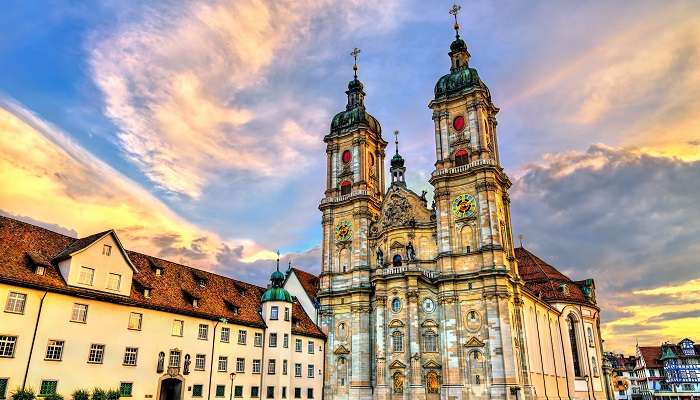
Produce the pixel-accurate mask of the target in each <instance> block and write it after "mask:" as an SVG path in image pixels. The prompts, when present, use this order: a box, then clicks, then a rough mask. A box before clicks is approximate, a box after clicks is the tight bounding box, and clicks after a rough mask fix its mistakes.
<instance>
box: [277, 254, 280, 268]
mask: <svg viewBox="0 0 700 400" xmlns="http://www.w3.org/2000/svg"><path fill="white" fill-rule="evenodd" d="M277 272H280V251H279V249H278V250H277Z"/></svg>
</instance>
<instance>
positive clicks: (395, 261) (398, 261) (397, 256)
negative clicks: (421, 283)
mask: <svg viewBox="0 0 700 400" xmlns="http://www.w3.org/2000/svg"><path fill="white" fill-rule="evenodd" d="M392 264H393V265H394V267H400V266H401V254H394V258H393V259H392Z"/></svg>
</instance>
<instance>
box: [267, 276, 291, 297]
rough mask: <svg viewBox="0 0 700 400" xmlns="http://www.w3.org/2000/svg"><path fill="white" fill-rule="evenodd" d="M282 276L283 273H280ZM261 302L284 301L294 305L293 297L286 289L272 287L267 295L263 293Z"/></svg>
mask: <svg viewBox="0 0 700 400" xmlns="http://www.w3.org/2000/svg"><path fill="white" fill-rule="evenodd" d="M280 274H281V272H280ZM260 301H261V302H263V303H264V302H266V301H284V302H287V303H292V296H291V295H290V294H289V292H288V291H287V290H286V289H285V288H281V287H271V288H268V289H267V290H266V291H265V293H263V295H262V298H261V299H260Z"/></svg>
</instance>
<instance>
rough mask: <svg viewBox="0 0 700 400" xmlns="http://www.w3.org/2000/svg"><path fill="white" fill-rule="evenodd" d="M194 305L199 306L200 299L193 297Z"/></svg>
mask: <svg viewBox="0 0 700 400" xmlns="http://www.w3.org/2000/svg"><path fill="white" fill-rule="evenodd" d="M192 307H199V300H197V299H194V298H193V299H192Z"/></svg>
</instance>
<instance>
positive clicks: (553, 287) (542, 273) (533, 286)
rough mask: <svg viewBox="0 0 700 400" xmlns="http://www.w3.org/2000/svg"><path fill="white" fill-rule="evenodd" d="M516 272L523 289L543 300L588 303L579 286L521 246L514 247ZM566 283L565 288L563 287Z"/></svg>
mask: <svg viewBox="0 0 700 400" xmlns="http://www.w3.org/2000/svg"><path fill="white" fill-rule="evenodd" d="M515 258H516V259H517V260H518V272H519V273H520V277H521V278H522V279H523V280H524V281H525V289H527V290H528V291H529V292H530V293H532V294H533V295H535V296H537V297H540V298H541V299H543V300H545V301H552V302H556V301H565V302H576V303H590V301H589V300H588V299H587V298H586V296H585V295H584V294H583V291H582V290H581V287H580V286H579V285H578V284H577V283H576V282H574V281H572V280H571V279H569V277H567V276H566V275H564V274H562V273H561V272H559V271H557V269H556V268H554V267H553V266H551V265H549V264H547V263H546V262H544V261H543V260H542V259H540V258H539V257H537V256H536V255H534V254H532V253H530V252H529V251H528V250H526V249H525V248H523V247H518V248H516V249H515ZM563 285H566V289H564V288H563Z"/></svg>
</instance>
